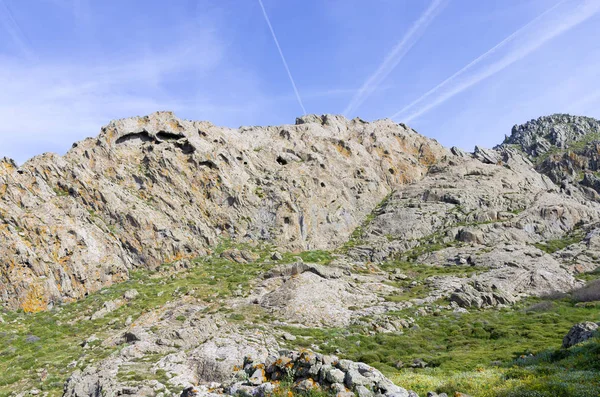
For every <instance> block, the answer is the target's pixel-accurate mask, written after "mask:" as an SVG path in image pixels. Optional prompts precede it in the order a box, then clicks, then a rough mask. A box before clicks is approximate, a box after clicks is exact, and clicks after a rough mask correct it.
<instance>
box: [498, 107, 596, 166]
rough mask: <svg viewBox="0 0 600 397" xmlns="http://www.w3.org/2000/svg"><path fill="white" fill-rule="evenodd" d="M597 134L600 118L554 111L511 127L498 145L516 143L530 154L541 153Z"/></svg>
mask: <svg viewBox="0 0 600 397" xmlns="http://www.w3.org/2000/svg"><path fill="white" fill-rule="evenodd" d="M598 133H600V121H598V120H596V119H594V118H592V117H585V116H575V115H570V114H564V113H555V114H552V115H548V116H542V117H539V118H537V119H532V120H530V121H527V122H526V123H523V124H517V125H515V126H513V128H512V131H511V135H510V136H507V137H506V138H505V140H504V142H503V143H502V144H501V145H498V146H496V148H499V147H503V146H506V145H518V146H520V147H521V149H522V150H523V151H525V152H526V153H527V154H529V155H531V156H540V155H542V154H544V153H546V152H548V151H549V150H550V149H551V148H552V147H558V148H561V149H564V148H566V147H568V146H569V145H570V144H571V143H573V142H578V141H581V140H584V139H590V137H592V138H593V137H594V136H595V135H596V134H598Z"/></svg>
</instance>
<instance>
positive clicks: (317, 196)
mask: <svg viewBox="0 0 600 397" xmlns="http://www.w3.org/2000/svg"><path fill="white" fill-rule="evenodd" d="M446 155H447V152H446V150H445V149H444V148H442V147H441V146H440V145H439V144H438V143H437V142H435V141H433V140H431V139H427V138H425V137H422V136H420V135H418V134H417V133H415V132H414V131H412V130H411V129H410V128H408V127H406V126H403V125H398V124H395V123H392V122H391V121H389V120H382V121H377V122H375V123H366V122H363V121H361V120H359V119H355V120H351V121H350V120H346V119H344V118H343V117H339V116H322V117H317V116H306V117H302V118H299V119H298V120H296V124H295V125H286V126H281V127H266V128H259V127H242V128H240V129H237V130H234V129H228V128H220V127H216V126H213V125H212V124H210V123H207V122H192V121H186V120H180V119H178V118H177V117H175V116H174V115H173V114H172V113H169V112H159V113H154V114H152V115H150V116H147V117H136V118H131V119H125V120H117V121H113V122H111V123H110V124H108V125H107V126H106V127H104V128H102V131H101V133H100V135H99V136H98V137H97V138H89V139H86V140H84V141H82V142H78V143H75V144H74V145H73V148H72V149H71V150H70V151H69V152H68V153H67V154H66V155H65V156H63V157H61V156H57V155H55V154H44V155H41V156H38V157H35V158H33V159H31V160H29V161H28V162H26V163H25V164H23V165H22V166H20V167H18V166H17V165H16V164H15V163H14V162H13V161H11V160H10V159H3V160H2V161H1V162H0V222H1V223H0V258H2V270H1V274H0V287H1V288H0V290H1V291H2V302H3V304H4V305H5V306H6V307H8V308H11V309H15V308H18V307H21V308H23V309H24V310H26V311H37V310H43V309H46V308H47V307H48V306H52V305H53V304H55V303H57V302H61V301H63V300H74V299H79V298H81V297H83V296H85V295H87V294H88V293H90V292H93V291H96V290H98V289H100V288H102V287H104V286H107V285H110V284H111V283H114V282H120V281H123V280H126V279H127V278H128V274H129V272H130V270H131V269H135V268H155V267H156V266H158V265H160V264H162V263H165V262H166V263H168V262H173V261H175V260H177V259H181V258H194V257H197V256H201V255H205V254H206V253H207V252H208V251H210V249H211V247H213V246H215V245H216V243H217V242H218V241H219V239H224V238H226V239H233V240H235V241H240V242H242V241H255V242H256V241H268V242H270V243H272V244H275V245H277V246H279V247H281V248H282V249H286V250H307V249H330V248H335V247H336V246H338V245H340V244H342V243H343V242H344V241H346V240H347V238H348V236H349V235H350V233H351V232H352V231H353V230H354V229H355V228H356V227H357V225H359V223H360V222H361V221H362V219H363V218H364V217H365V216H366V215H367V214H368V213H369V212H370V211H371V209H372V208H374V207H375V206H376V205H377V203H378V202H379V201H380V200H381V199H382V198H383V197H384V196H385V195H386V194H387V193H388V192H389V191H390V190H391V189H394V188H396V187H398V186H401V185H402V184H405V183H409V182H413V181H416V180H419V179H421V178H422V177H423V176H424V175H425V174H426V172H427V169H428V167H429V166H431V165H432V164H435V163H436V162H437V161H439V159H441V158H442V157H444V156H446Z"/></svg>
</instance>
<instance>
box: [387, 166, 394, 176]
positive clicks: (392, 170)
mask: <svg viewBox="0 0 600 397" xmlns="http://www.w3.org/2000/svg"><path fill="white" fill-rule="evenodd" d="M388 171H389V172H390V174H392V175H394V174H395V173H396V171H394V169H393V168H390V169H389V170H388Z"/></svg>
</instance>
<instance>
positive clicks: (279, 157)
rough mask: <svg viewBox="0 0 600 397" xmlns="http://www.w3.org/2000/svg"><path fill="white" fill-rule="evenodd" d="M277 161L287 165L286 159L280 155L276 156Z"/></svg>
mask: <svg viewBox="0 0 600 397" xmlns="http://www.w3.org/2000/svg"><path fill="white" fill-rule="evenodd" d="M277 162H278V163H279V164H281V165H287V163H288V162H287V160H286V159H284V158H282V157H281V156H277Z"/></svg>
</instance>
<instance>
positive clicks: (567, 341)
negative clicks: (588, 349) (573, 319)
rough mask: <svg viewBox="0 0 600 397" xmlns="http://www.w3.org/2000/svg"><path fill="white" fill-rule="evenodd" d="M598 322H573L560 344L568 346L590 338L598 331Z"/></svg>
mask: <svg viewBox="0 0 600 397" xmlns="http://www.w3.org/2000/svg"><path fill="white" fill-rule="evenodd" d="M598 328H599V326H598V324H596V323H593V322H591V321H587V322H585V323H579V324H575V325H574V326H573V328H571V329H570V330H569V332H568V333H567V334H566V335H565V337H564V339H563V343H562V346H563V347H564V348H569V347H571V346H575V345H577V344H579V343H581V342H585V341H586V340H588V339H590V338H592V337H593V336H594V335H595V334H596V332H597V331H598Z"/></svg>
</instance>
